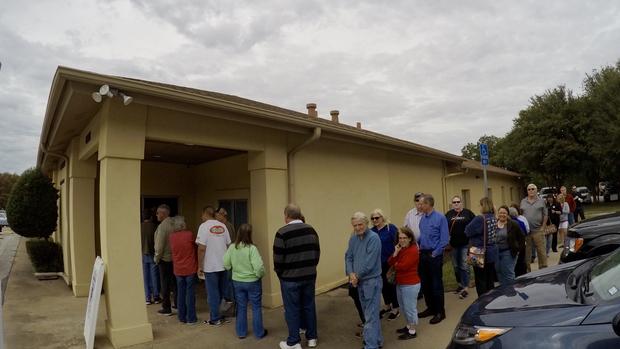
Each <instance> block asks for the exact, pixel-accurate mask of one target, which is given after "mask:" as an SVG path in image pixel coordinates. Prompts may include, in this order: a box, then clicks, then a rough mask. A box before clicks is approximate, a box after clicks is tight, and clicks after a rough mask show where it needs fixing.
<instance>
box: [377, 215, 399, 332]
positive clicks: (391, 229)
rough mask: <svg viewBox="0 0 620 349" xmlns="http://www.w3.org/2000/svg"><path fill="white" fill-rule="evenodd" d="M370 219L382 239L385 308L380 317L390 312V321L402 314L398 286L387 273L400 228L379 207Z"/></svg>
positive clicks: (382, 292)
mask: <svg viewBox="0 0 620 349" xmlns="http://www.w3.org/2000/svg"><path fill="white" fill-rule="evenodd" d="M370 220H371V222H372V225H373V227H372V228H371V230H372V231H374V232H375V233H377V235H379V238H380V239H381V280H382V282H383V289H382V290H381V294H382V295H383V303H385V308H384V309H382V310H381V312H379V317H380V318H383V316H384V315H385V314H386V313H388V312H389V313H390V315H388V321H392V320H394V319H396V318H397V317H398V316H399V315H400V311H399V305H398V297H397V296H396V287H395V286H394V285H393V284H391V283H389V282H388V281H387V277H386V275H387V271H388V270H389V269H390V265H389V264H388V258H390V256H391V255H392V254H393V253H394V246H395V245H396V243H397V242H398V241H397V240H398V239H397V234H398V228H397V227H396V226H395V225H394V224H391V223H390V222H389V221H388V219H387V218H386V217H385V215H384V214H383V211H382V210H381V209H378V208H376V209H374V210H373V211H372V212H371V213H370Z"/></svg>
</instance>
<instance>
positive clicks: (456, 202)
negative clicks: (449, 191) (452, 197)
mask: <svg viewBox="0 0 620 349" xmlns="http://www.w3.org/2000/svg"><path fill="white" fill-rule="evenodd" d="M452 203H453V204H460V203H461V202H460V201H452Z"/></svg>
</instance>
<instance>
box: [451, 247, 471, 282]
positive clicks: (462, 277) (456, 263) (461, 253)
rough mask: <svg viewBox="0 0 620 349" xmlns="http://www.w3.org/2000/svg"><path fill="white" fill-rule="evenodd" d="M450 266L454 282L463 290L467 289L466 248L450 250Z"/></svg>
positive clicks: (467, 266)
mask: <svg viewBox="0 0 620 349" xmlns="http://www.w3.org/2000/svg"><path fill="white" fill-rule="evenodd" d="M452 266H453V267H454V276H455V277H456V281H457V282H458V284H459V285H461V287H463V288H467V287H469V264H467V246H461V247H454V249H453V250H452Z"/></svg>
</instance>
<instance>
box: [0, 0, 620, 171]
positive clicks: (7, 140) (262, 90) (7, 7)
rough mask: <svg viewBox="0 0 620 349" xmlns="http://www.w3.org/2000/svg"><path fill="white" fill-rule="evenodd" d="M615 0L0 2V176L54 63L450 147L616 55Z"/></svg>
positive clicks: (32, 143)
mask: <svg viewBox="0 0 620 349" xmlns="http://www.w3.org/2000/svg"><path fill="white" fill-rule="evenodd" d="M619 43H620V2H618V1H614V0H610V1H491V0H489V1H457V0H454V1H411V0H403V1H395V0H392V1H360V0H355V1H337V0H324V1H310V0H304V1H292V0H269V1H230V0H227V1H205V0H194V1H163V0H134V1H115V0H107V1H86V0H63V1H51V0H38V1H34V0H20V1H2V3H1V4H0V61H1V62H2V68H1V70H0V172H18V173H20V172H22V171H23V170H25V169H26V168H28V167H31V166H34V165H35V163H36V154H37V147H38V143H39V136H40V133H41V125H42V123H43V117H44V113H45V107H46V103H47V97H48V94H49V90H50V86H51V81H52V78H53V76H54V72H55V71H56V68H57V66H59V65H63V66H68V67H72V68H77V69H84V70H89V71H93V72H97V73H103V74H113V75H121V76H127V77H132V78H140V79H146V80H152V81H159V82H166V83H171V84H177V85H184V86H189V87H194V88H199V89H205V90H211V91H217V92H223V93H228V94H233V95H237V96H241V97H245V98H249V99H254V100H257V101H261V102H265V103H269V104H274V105H277V106H280V107H284V108H289V109H293V110H297V111H301V112H305V111H306V110H305V105H306V103H308V102H315V103H317V105H318V108H317V109H318V111H319V114H320V116H323V117H327V118H328V117H329V111H330V110H331V109H339V110H340V120H341V122H344V123H347V124H351V125H355V122H356V121H361V122H362V125H363V127H364V128H366V129H370V130H373V131H377V132H380V133H384V134H387V135H390V136H394V137H398V138H402V139H406V140H409V141H413V142H416V143H420V144H423V145H427V146H431V147H434V148H438V149H441V150H445V151H448V152H451V153H454V154H460V149H461V147H462V146H463V145H464V144H466V143H468V142H475V141H476V140H477V139H478V138H479V137H480V136H481V135H482V134H493V135H496V136H503V135H504V134H505V133H506V132H508V131H509V130H510V128H511V126H512V120H513V119H514V118H515V117H517V115H518V112H519V110H521V109H523V108H525V107H527V105H528V102H529V98H530V97H531V96H533V95H535V94H541V93H544V91H545V90H546V89H549V88H553V87H555V86H557V85H560V84H563V85H566V86H567V87H568V88H569V89H572V90H574V91H575V92H578V93H579V92H580V91H581V82H582V80H583V78H584V77H585V74H586V73H589V72H591V71H592V70H593V69H598V68H600V67H602V66H606V65H610V64H614V63H615V62H616V61H617V60H618V59H620V44H619Z"/></svg>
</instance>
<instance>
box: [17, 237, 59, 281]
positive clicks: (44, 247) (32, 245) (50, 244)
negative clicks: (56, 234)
mask: <svg viewBox="0 0 620 349" xmlns="http://www.w3.org/2000/svg"><path fill="white" fill-rule="evenodd" d="M26 250H27V251H28V255H29V256H30V261H31V262H32V266H33V267H34V270H35V271H36V272H38V273H47V272H58V271H63V261H62V246H61V245H60V244H59V243H56V242H54V241H50V240H47V239H30V240H28V241H26Z"/></svg>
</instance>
